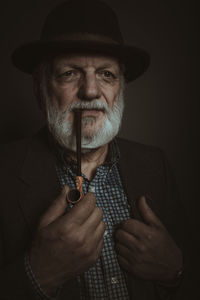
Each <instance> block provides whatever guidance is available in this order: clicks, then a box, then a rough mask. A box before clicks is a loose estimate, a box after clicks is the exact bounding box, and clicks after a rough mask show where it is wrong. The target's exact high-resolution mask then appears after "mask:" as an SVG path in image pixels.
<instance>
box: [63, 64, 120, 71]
mask: <svg viewBox="0 0 200 300" xmlns="http://www.w3.org/2000/svg"><path fill="white" fill-rule="evenodd" d="M61 67H70V68H74V69H79V70H80V69H82V67H81V66H79V65H78V64H76V63H70V62H69V63H65V64H63V65H62V66H61ZM112 67H114V66H113V65H112V64H110V63H104V64H103V65H100V66H99V67H97V69H105V68H112ZM114 68H115V67H114Z"/></svg>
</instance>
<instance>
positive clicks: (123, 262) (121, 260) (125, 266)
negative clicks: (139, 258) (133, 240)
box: [117, 254, 131, 272]
mask: <svg viewBox="0 0 200 300" xmlns="http://www.w3.org/2000/svg"><path fill="white" fill-rule="evenodd" d="M117 259H118V262H119V265H120V267H121V268H122V269H124V270H126V271H128V272H131V267H130V262H129V261H127V259H126V258H124V257H123V256H121V255H120V254H119V255H118V256H117Z"/></svg>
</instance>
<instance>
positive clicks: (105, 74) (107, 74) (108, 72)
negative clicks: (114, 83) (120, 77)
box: [103, 70, 115, 78]
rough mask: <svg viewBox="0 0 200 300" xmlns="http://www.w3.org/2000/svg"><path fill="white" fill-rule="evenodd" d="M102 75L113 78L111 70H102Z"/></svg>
mask: <svg viewBox="0 0 200 300" xmlns="http://www.w3.org/2000/svg"><path fill="white" fill-rule="evenodd" d="M103 75H104V77H106V78H115V76H114V74H113V73H112V72H110V71H107V70H106V71H103Z"/></svg>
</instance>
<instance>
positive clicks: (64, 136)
mask: <svg viewBox="0 0 200 300" xmlns="http://www.w3.org/2000/svg"><path fill="white" fill-rule="evenodd" d="M45 98H46V115H47V123H48V127H49V130H50V132H51V133H52V135H53V137H54V138H55V139H56V141H57V142H58V143H59V144H60V145H61V146H62V147H64V148H66V149H69V150H72V151H74V152H75V151H76V135H75V129H74V125H73V123H72V122H69V121H68V120H67V118H68V115H69V113H70V112H71V111H72V110H73V109H75V108H82V109H84V108H85V109H86V108H87V109H95V108H96V109H104V110H105V112H104V116H103V117H104V120H103V121H102V124H101V127H100V128H95V125H96V118H95V117H83V118H82V128H84V125H86V124H88V123H89V124H90V126H92V127H93V128H94V129H93V130H92V132H90V133H89V134H87V135H86V134H85V135H84V132H82V138H81V147H82V152H87V151H89V150H90V149H96V148H99V147H101V146H103V145H105V144H107V143H109V142H110V141H111V140H112V139H113V138H114V137H115V136H116V135H117V133H118V132H119V129H120V125H121V120H122V115H123V109H124V97H123V88H121V93H120V96H119V100H118V103H115V104H114V106H113V109H112V110H111V109H110V108H109V107H108V105H107V103H106V102H105V103H102V101H100V100H98V99H96V100H92V101H83V100H81V101H79V102H74V103H72V104H71V105H70V106H69V107H68V109H67V110H66V111H65V112H61V111H60V110H59V109H57V108H55V107H54V106H53V105H52V103H51V101H50V99H49V97H48V96H47V97H45ZM83 131H84V129H83Z"/></svg>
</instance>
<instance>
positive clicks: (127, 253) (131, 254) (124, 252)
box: [116, 243, 137, 263]
mask: <svg viewBox="0 0 200 300" xmlns="http://www.w3.org/2000/svg"><path fill="white" fill-rule="evenodd" d="M116 252H117V254H118V255H120V256H122V257H124V258H125V259H126V260H127V261H128V262H129V263H133V258H135V257H137V253H135V251H133V250H130V249H129V248H127V247H126V246H124V245H122V244H120V243H117V244H116Z"/></svg>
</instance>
